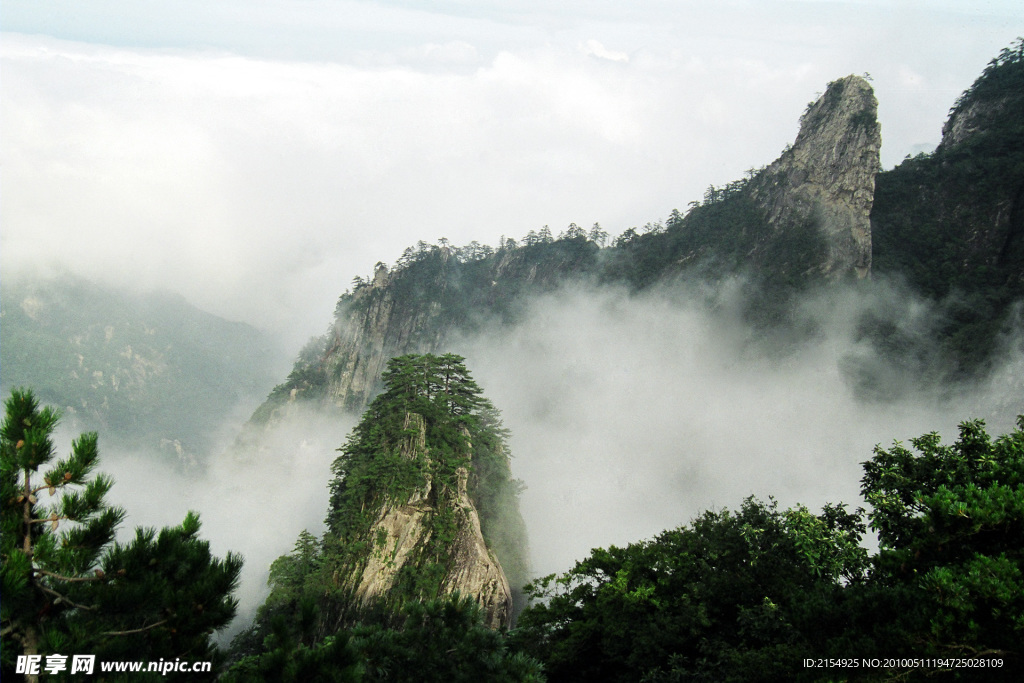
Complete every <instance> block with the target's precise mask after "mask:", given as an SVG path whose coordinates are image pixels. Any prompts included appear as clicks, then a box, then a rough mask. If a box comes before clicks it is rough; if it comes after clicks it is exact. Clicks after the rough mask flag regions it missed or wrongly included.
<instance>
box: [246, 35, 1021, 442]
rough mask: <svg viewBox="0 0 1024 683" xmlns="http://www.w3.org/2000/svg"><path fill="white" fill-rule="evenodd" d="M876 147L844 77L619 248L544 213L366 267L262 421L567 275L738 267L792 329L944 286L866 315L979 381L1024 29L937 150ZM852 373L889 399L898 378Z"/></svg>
mask: <svg viewBox="0 0 1024 683" xmlns="http://www.w3.org/2000/svg"><path fill="white" fill-rule="evenodd" d="M880 145H881V131H880V127H879V124H878V121H877V102H876V100H875V97H874V94H873V92H872V89H871V86H870V84H869V83H868V82H867V81H865V80H864V79H863V78H860V77H857V76H847V77H845V78H841V79H838V80H836V81H833V82H832V83H830V84H829V85H828V88H827V89H826V91H825V93H824V94H823V95H822V96H821V98H819V99H818V100H817V101H815V102H813V103H811V104H810V105H809V106H808V108H807V110H806V111H805V112H804V114H803V116H802V117H801V127H800V132H799V134H798V136H797V138H796V140H795V142H794V144H793V145H792V146H789V147H787V149H786V150H784V152H783V153H782V155H781V156H780V157H779V158H778V159H777V160H776V161H775V162H773V163H772V164H770V165H769V166H767V167H765V168H762V169H761V170H760V171H756V172H752V173H750V174H749V175H748V177H746V178H744V179H741V180H738V181H736V182H733V183H730V184H728V185H726V186H725V187H718V188H716V187H713V186H712V187H709V188H708V190H707V192H706V193H705V195H704V197H703V201H701V202H691V204H690V205H689V208H688V210H687V211H686V213H685V214H683V213H680V212H679V211H673V212H672V214H671V215H670V216H669V218H668V220H667V221H666V224H665V225H662V224H660V223H658V224H653V225H652V224H648V225H647V226H645V228H644V229H643V230H637V229H629V230H627V231H626V232H625V233H623V234H622V235H620V236H619V237H617V238H616V239H615V240H614V241H613V242H612V244H611V245H606V242H607V238H608V235H607V233H606V232H604V231H603V230H602V229H601V227H600V226H599V225H596V224H595V225H594V226H593V228H592V229H590V230H589V231H588V230H584V229H583V228H580V227H579V226H576V225H575V224H573V225H570V226H569V228H568V229H567V230H566V231H564V232H563V233H562V234H561V235H559V236H558V237H557V238H556V237H555V236H554V235H552V234H551V231H550V230H549V229H548V228H547V227H546V226H545V228H543V229H542V230H540V231H532V230H531V231H530V232H529V233H528V234H527V235H526V236H525V237H524V238H523V239H522V240H521V241H520V242H518V243H517V242H516V241H515V240H512V239H505V238H503V239H502V242H501V243H500V244H499V245H498V247H497V248H496V249H494V248H491V247H488V246H485V245H480V244H477V243H471V244H470V245H468V246H466V247H462V248H457V247H453V246H451V245H450V244H448V243H447V242H446V241H444V240H442V241H441V242H440V243H439V244H437V245H429V244H426V243H424V242H420V243H419V244H418V245H417V246H416V247H414V248H409V249H407V250H406V252H405V253H404V254H403V256H402V258H400V259H399V261H398V262H397V263H396V264H395V265H394V266H393V267H392V268H388V267H387V266H386V265H384V264H382V263H378V264H377V266H376V268H375V271H374V274H373V277H372V278H370V279H364V278H356V280H355V282H354V288H353V291H351V292H346V293H345V294H344V295H342V296H341V298H340V300H339V302H338V306H337V308H336V310H335V318H334V324H333V326H332V328H331V331H330V332H328V333H327V334H326V335H324V336H323V337H321V338H317V339H314V340H311V342H310V343H309V345H307V347H306V348H305V349H304V350H303V351H302V353H301V354H300V355H299V358H298V359H297V361H296V363H295V366H294V369H293V371H292V373H291V374H290V375H289V377H288V378H287V380H286V381H285V382H283V383H282V384H280V385H278V386H277V387H276V388H275V389H274V390H273V392H271V394H270V396H269V397H268V400H267V401H266V402H265V403H264V404H263V405H262V406H261V407H260V408H259V409H258V410H257V411H256V413H255V414H254V415H253V420H252V422H253V423H254V424H260V423H263V422H266V421H269V420H273V419H274V417H275V415H279V414H282V413H283V412H287V411H288V410H290V409H291V406H293V405H294V404H296V403H297V402H298V403H302V402H312V403H318V404H322V405H325V406H330V407H332V408H334V409H342V410H349V411H359V410H362V409H363V408H364V407H365V406H366V404H367V403H368V401H369V400H370V399H372V397H373V396H374V395H375V394H376V393H377V392H378V391H379V389H380V374H381V372H382V371H383V369H384V367H385V365H386V363H387V361H388V359H389V358H391V357H393V356H398V355H402V354H407V353H434V352H438V351H443V350H449V349H448V346H447V345H448V344H449V343H450V342H451V340H452V339H454V338H455V337H456V336H458V335H460V334H467V333H472V332H473V331H475V330H478V329H480V328H482V327H483V326H486V325H493V324H499V325H500V324H507V323H511V322H514V321H515V320H516V319H517V315H518V313H519V311H520V310H521V309H522V306H524V305H525V302H526V299H527V296H528V295H530V294H533V293H538V292H545V291H550V290H553V289H555V288H557V287H558V286H560V285H561V284H564V283H566V282H568V281H570V280H585V281H587V282H590V283H592V284H594V285H598V286H600V285H615V286H625V287H627V288H629V289H630V290H632V291H640V290H643V289H647V288H651V287H654V286H665V285H668V284H670V283H672V282H675V281H679V280H687V281H691V282H693V281H705V282H707V281H710V282H715V281H721V280H723V279H725V278H732V277H736V276H742V278H743V281H744V282H745V283H746V284H745V287H746V293H747V295H748V296H747V304H746V311H745V314H746V316H747V317H748V319H749V320H750V322H751V323H752V324H755V325H762V326H770V327H774V328H779V327H780V326H781V327H784V326H786V325H787V324H788V320H789V308H788V307H789V305H790V302H792V301H794V300H795V296H796V295H797V294H799V293H800V292H806V291H808V290H814V289H822V288H835V287H846V286H859V287H869V286H871V285H870V284H869V282H870V281H871V280H872V273H874V274H875V277H876V279H881V280H884V281H885V282H889V283H891V282H896V283H905V285H907V286H908V287H909V288H910V290H912V291H914V292H916V293H917V294H920V295H922V296H924V297H927V298H930V299H932V300H933V302H934V308H935V310H936V311H937V313H936V315H935V320H934V321H932V323H931V325H932V329H931V330H930V331H929V333H928V335H927V338H924V337H921V336H919V337H916V338H915V337H911V336H909V335H908V334H907V332H906V331H905V330H901V329H898V327H899V326H895V327H894V326H893V325H891V324H886V323H884V322H880V321H879V320H876V319H873V318H871V317H870V315H869V316H867V317H865V319H863V320H858V321H855V325H856V328H857V329H858V330H859V333H860V334H861V335H862V339H863V341H865V342H866V343H870V344H872V345H873V346H874V347H875V348H876V349H877V350H878V351H880V352H881V353H883V354H887V355H888V356H889V357H890V358H891V359H895V360H896V361H897V362H898V363H900V364H901V365H902V366H903V367H905V368H910V369H911V370H910V374H912V375H914V374H920V375H921V376H922V381H923V380H924V379H925V377H924V376H925V375H929V377H928V378H927V379H928V381H936V380H938V381H942V382H945V381H947V380H949V381H958V380H970V379H972V378H977V377H979V376H981V375H983V374H984V372H985V371H986V369H987V367H988V363H989V361H991V360H992V354H993V353H994V352H995V349H996V347H997V339H998V337H999V335H1000V333H1001V332H1002V331H1004V329H1005V326H1006V325H1007V323H1008V321H1009V320H1010V314H1011V312H1012V310H1013V306H1014V302H1016V301H1019V300H1021V298H1022V297H1024V58H1022V56H1021V43H1020V42H1019V41H1018V43H1017V44H1015V46H1014V48H1012V49H1008V50H1005V51H1004V52H1003V53H1002V54H1001V55H1000V56H999V57H998V58H996V59H995V60H993V62H992V63H991V64H990V65H989V67H988V68H987V69H986V70H985V72H984V73H983V74H982V75H981V77H979V79H978V81H977V82H976V83H975V84H974V85H973V86H972V87H971V88H970V89H969V90H968V91H967V92H966V93H964V95H963V96H962V97H961V98H960V99H959V100H958V101H957V103H956V105H955V107H954V109H953V111H952V112H951V116H950V120H949V122H948V123H947V125H946V134H945V137H944V139H943V143H942V144H941V145H940V146H939V149H937V150H936V151H935V153H934V154H932V155H922V156H919V157H917V158H914V159H908V160H907V161H906V162H904V163H903V164H902V165H900V166H899V167H898V168H896V169H894V170H892V171H889V172H880V166H879V149H880ZM936 348H938V351H937V352H936V351H935V349H936ZM924 356H928V360H927V363H931V367H929V368H927V372H924V370H925V368H924V364H925V362H926V361H922V358H923V357H924ZM935 358H938V359H940V360H939V361H935V360H934V359H935ZM936 365H938V366H939V367H935V366H936ZM919 369H920V370H921V372H920V373H918V370H919ZM848 370H849V371H850V373H851V375H852V378H853V380H854V381H855V382H858V381H859V382H860V384H861V385H862V387H866V388H867V390H869V391H870V390H872V389H871V387H872V385H875V389H874V391H875V394H876V395H877V396H878V397H882V396H884V394H885V391H884V389H883V390H878V388H877V387H878V386H881V384H880V382H881V381H882V380H884V378H879V377H872V376H868V375H863V376H859V377H858V373H860V372H861V370H860V369H858V368H856V367H852V366H851V368H848Z"/></svg>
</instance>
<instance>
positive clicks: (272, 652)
mask: <svg viewBox="0 0 1024 683" xmlns="http://www.w3.org/2000/svg"><path fill="white" fill-rule="evenodd" d="M396 621H397V623H396V625H395V626H394V627H387V626H383V625H380V624H369V625H357V626H355V627H353V628H352V629H350V630H344V631H340V632H338V633H337V634H335V635H332V636H329V637H327V638H325V639H324V640H323V641H322V642H320V643H317V644H315V645H312V646H310V645H306V644H305V643H301V642H297V641H296V640H295V639H294V638H293V637H292V636H291V635H290V633H289V631H288V630H287V629H286V628H281V627H280V626H279V628H277V629H275V631H274V633H273V634H272V635H271V636H270V637H269V638H268V642H267V646H268V648H267V651H266V652H265V653H264V654H261V655H254V656H250V657H247V658H245V659H242V660H240V661H239V662H237V663H235V664H234V665H233V666H232V667H231V669H230V670H229V671H228V672H227V673H226V674H225V675H224V677H223V678H222V679H221V680H222V681H224V683H235V682H236V681H237V682H238V683H241V682H242V681H245V682H250V681H253V682H255V681H268V682H271V681H272V682H273V683H277V682H278V681H283V682H291V681H295V682H301V681H339V682H341V681H346V682H347V681H361V682H363V683H376V682H377V681H379V682H380V683H384V682H387V683H403V682H406V681H407V682H408V683H460V682H462V681H465V682H466V683H469V682H473V683H475V682H476V681H489V682H490V681H494V682H495V683H513V682H521V683H531V682H539V681H543V680H544V677H543V675H542V672H541V666H540V664H539V662H537V661H536V660H535V659H533V658H531V657H529V656H527V655H525V654H523V653H521V652H513V651H512V650H511V649H510V648H509V647H508V645H507V643H506V638H505V635H504V634H502V633H500V632H498V631H494V630H491V629H489V628H487V627H486V626H485V625H484V623H483V614H482V612H481V611H480V608H479V607H478V606H477V604H476V603H475V602H474V600H473V599H472V598H471V597H460V596H458V595H454V596H452V597H451V598H450V599H445V600H428V601H426V602H423V603H420V602H411V603H408V604H407V605H406V606H405V607H404V608H403V609H402V611H401V614H400V615H398V618H397V620H396Z"/></svg>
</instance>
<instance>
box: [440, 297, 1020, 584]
mask: <svg viewBox="0 0 1024 683" xmlns="http://www.w3.org/2000/svg"><path fill="white" fill-rule="evenodd" d="M741 290H742V288H741V287H739V286H738V283H736V282H733V283H731V284H727V285H726V286H725V287H723V288H722V289H721V290H717V291H713V292H711V294H710V296H709V294H708V292H706V291H705V292H701V291H699V290H697V289H694V288H679V289H674V290H669V291H661V292H656V293H648V294H644V295H640V296H629V295H627V294H625V293H624V292H622V291H617V290H615V289H610V288H606V289H600V290H596V291H593V290H587V289H581V288H567V289H565V290H563V291H559V292H557V293H554V294H551V295H548V296H544V297H540V298H538V299H536V300H535V301H534V302H533V303H532V305H531V306H530V308H529V312H528V314H527V315H526V317H525V320H524V321H523V323H522V324H521V325H518V326H516V327H514V328H512V329H509V330H502V331H501V332H500V333H495V334H493V335H488V336H484V337H480V338H475V339H470V340H464V341H463V342H462V343H461V344H455V345H454V346H453V348H454V349H456V350H458V351H459V352H460V353H464V354H465V355H466V357H467V364H468V366H469V367H470V368H471V370H472V371H473V372H474V377H475V378H476V379H477V381H478V382H479V383H480V385H481V386H482V387H483V388H484V392H485V394H486V395H487V396H488V397H490V398H491V399H492V400H493V401H494V403H495V405H497V406H498V408H499V409H500V410H501V411H502V413H503V416H504V421H505V425H506V427H508V428H509V429H510V430H511V432H512V438H511V450H512V455H513V463H512V466H513V474H514V475H515V476H516V477H519V478H521V479H523V480H524V482H525V483H526V485H527V490H526V492H525V493H524V494H523V497H522V507H523V512H524V516H525V519H526V522H527V527H528V530H529V533H530V542H531V546H532V555H533V561H534V569H535V571H536V572H537V573H539V574H545V573H550V572H554V571H565V570H566V569H568V568H569V567H571V566H572V563H573V562H574V561H575V560H578V559H582V558H583V557H584V556H586V555H587V554H588V553H589V551H590V549H591V548H594V547H607V546H608V545H611V544H617V545H623V544H626V543H631V542H635V541H638V540H640V539H643V538H650V537H652V536H653V535H655V534H656V533H658V532H660V531H662V530H664V529H668V528H674V527H676V526H679V525H681V524H685V523H688V522H689V521H690V520H691V519H692V518H694V517H695V516H696V515H698V514H699V513H700V512H702V511H703V510H706V509H712V508H715V509H717V508H721V507H730V508H736V507H738V506H739V504H740V503H741V501H742V500H743V499H744V498H745V497H746V496H749V495H756V496H758V497H760V498H762V499H767V498H768V497H769V496H774V497H776V498H777V499H778V500H779V501H780V503H781V504H783V505H786V506H789V505H793V504H796V503H804V504H806V505H808V506H810V507H812V508H817V507H819V506H820V505H822V504H823V503H825V502H840V501H841V502H845V503H848V504H851V505H853V506H854V507H856V506H857V505H859V504H861V505H862V504H863V503H862V502H861V500H860V496H859V482H860V478H861V476H862V474H863V473H862V470H861V463H862V462H863V461H865V460H868V459H870V457H871V454H872V448H873V447H874V446H875V445H876V444H881V445H883V446H888V445H890V444H891V443H892V441H893V440H896V439H898V440H907V439H909V438H912V437H916V436H919V435H921V434H923V433H927V432H931V431H940V432H942V433H943V434H944V435H945V437H946V438H947V439H951V438H953V437H955V435H956V430H955V427H956V425H957V423H958V422H960V421H961V420H965V419H971V418H975V417H982V418H987V420H988V424H989V426H990V428H991V430H992V432H993V433H995V434H1001V433H1004V432H1005V431H1007V430H1008V429H1010V428H1012V426H1013V417H1014V416H1015V415H1016V414H1017V412H1024V404H1021V402H1020V386H1019V382H1018V383H1017V384H1016V385H1014V384H1013V382H1012V381H1011V380H1010V378H1011V377H1012V376H1013V375H1012V373H1013V371H1014V369H1015V368H1016V369H1018V370H1019V365H1020V363H1021V359H1022V358H1024V356H1022V355H1021V353H1020V347H1019V346H1018V347H1017V348H1016V349H1015V350H1014V351H1013V352H1012V353H1010V354H1009V355H1008V360H1007V365H1006V368H1005V370H1003V371H1001V372H998V373H996V374H995V375H994V376H993V379H992V381H991V382H990V383H988V384H986V385H985V386H982V387H978V388H976V389H964V388H961V389H959V390H958V391H956V392H955V394H954V395H947V393H946V392H944V391H942V390H941V389H943V388H942V387H937V386H929V385H927V384H923V383H921V382H920V381H919V377H918V376H917V375H916V373H914V372H909V371H902V370H901V369H900V367H899V364H898V363H893V362H891V361H888V360H886V359H883V358H879V357H878V356H877V355H876V353H875V352H874V350H873V349H872V348H871V347H870V345H868V344H867V342H865V341H863V340H859V339H858V335H857V334H856V331H857V326H858V322H859V321H860V320H861V319H862V316H863V315H864V314H866V313H867V312H869V311H872V312H874V315H879V316H882V317H883V319H886V320H890V321H891V322H893V324H895V325H898V326H900V327H901V328H903V329H904V331H906V332H908V333H911V334H913V333H920V334H921V335H923V338H924V339H927V332H928V328H927V321H928V320H929V319H930V315H929V310H930V309H929V306H928V305H927V304H925V303H924V302H921V301H916V300H914V298H913V297H911V296H909V295H907V293H906V292H899V291H894V290H891V289H889V288H888V287H886V286H883V285H877V286H875V287H874V288H872V289H867V288H865V289H864V290H862V291H859V292H857V291H844V292H834V293H831V294H828V295H823V296H820V297H817V298H814V299H810V300H808V301H806V302H804V303H803V305H802V307H801V308H800V309H799V318H800V320H801V321H802V322H801V327H802V328H804V329H814V330H816V332H815V333H814V334H813V335H811V336H809V337H807V338H799V339H798V338H794V337H791V336H786V335H783V336H778V337H775V336H773V335H771V334H766V333H765V332H764V331H758V330H755V329H753V328H751V327H749V326H748V325H747V324H746V323H744V322H743V320H742V317H741V315H740V314H739V312H738V311H739V309H740V297H741V296H742V292H741ZM1015 338H1017V339H1020V337H1019V336H1017V337H1015ZM854 367H856V368H860V369H870V371H871V372H872V373H873V377H883V378H887V380H886V384H885V385H884V391H883V392H875V396H874V397H873V398H864V394H863V392H861V391H859V390H858V387H857V386H856V384H855V382H853V381H852V379H851V376H850V373H849V370H850V369H851V368H854ZM1008 381H1009V382H1010V383H1009V384H1008V383H1007V382H1008ZM1015 387H1016V388H1015ZM878 388H881V387H878ZM878 393H881V396H879V395H878Z"/></svg>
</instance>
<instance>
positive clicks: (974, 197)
mask: <svg viewBox="0 0 1024 683" xmlns="http://www.w3.org/2000/svg"><path fill="white" fill-rule="evenodd" d="M1022 45H1024V40H1021V39H1018V40H1017V41H1016V42H1015V44H1014V45H1013V46H1012V47H1011V48H1008V49H1006V50H1004V51H1003V53H1002V54H1001V55H1000V56H999V57H998V58H996V59H994V60H993V61H992V62H991V63H990V64H989V66H988V67H987V68H986V69H985V71H984V73H983V74H982V75H981V76H980V77H979V78H978V80H977V81H975V83H974V84H973V85H972V86H971V88H969V89H968V90H967V91H966V92H965V93H964V94H963V96H962V97H961V98H960V99H959V100H957V104H956V105H955V106H954V108H953V110H952V112H951V114H950V122H949V123H947V129H946V130H945V132H944V139H943V143H942V144H941V145H940V146H939V148H938V149H936V150H935V152H934V153H933V154H921V155H918V156H916V157H913V158H907V159H906V160H905V161H904V162H903V163H901V164H900V165H899V166H897V167H896V168H895V169H893V170H891V171H887V172H884V173H880V174H879V175H878V177H877V180H876V189H875V200H874V207H873V209H872V214H871V218H872V245H873V252H874V253H873V269H874V271H875V272H877V273H880V274H885V275H889V276H895V277H898V278H901V279H904V280H906V281H907V282H908V283H909V284H910V285H911V286H912V287H913V288H914V289H916V290H917V291H919V292H921V293H923V294H924V295H926V296H928V297H930V298H933V299H935V300H940V301H942V302H943V310H942V311H941V314H940V319H942V320H943V321H944V324H943V325H942V326H941V327H940V328H939V329H937V330H936V336H937V337H938V339H939V341H940V342H941V344H942V345H943V348H944V350H945V351H946V352H947V354H948V356H949V357H950V359H951V361H952V362H955V363H957V364H959V366H960V367H959V368H958V369H957V370H956V371H955V372H954V373H953V374H954V376H964V375H970V374H977V373H978V371H979V370H984V369H985V367H986V366H987V364H988V363H989V362H990V361H991V359H992V353H993V351H994V350H995V340H996V339H997V338H998V335H999V334H1000V332H1001V331H1002V329H1003V326H1004V325H1005V324H1006V322H1007V319H1008V315H1009V313H1010V311H1011V310H1012V308H1013V306H1014V304H1015V302H1016V301H1018V300H1020V298H1021V297H1022V296H1024V59H1022V58H1021V56H1020V55H1021V46H1022ZM954 122H959V124H960V125H961V126H962V128H963V129H964V130H965V131H966V134H964V135H963V137H962V139H960V140H959V141H958V142H956V143H955V144H954V140H953V138H952V131H951V124H952V123H954Z"/></svg>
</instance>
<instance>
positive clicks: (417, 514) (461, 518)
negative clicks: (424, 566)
mask: <svg viewBox="0 0 1024 683" xmlns="http://www.w3.org/2000/svg"><path fill="white" fill-rule="evenodd" d="M403 431H405V432H406V433H407V434H409V436H408V437H406V439H405V440H404V442H403V443H402V444H401V445H400V447H399V448H400V452H401V454H402V457H404V458H406V459H409V460H416V459H417V458H419V459H420V460H421V462H422V463H423V473H424V474H423V483H422V485H421V486H420V487H418V488H417V489H416V490H415V491H414V492H413V493H412V494H411V495H410V496H409V497H408V499H406V500H403V501H392V502H389V503H385V504H384V505H383V506H381V508H380V510H379V512H378V514H377V518H376V520H375V521H374V522H373V523H372V524H371V525H370V527H369V530H368V531H367V533H366V536H365V539H366V541H367V542H368V543H369V544H371V546H372V548H373V550H372V552H371V553H370V554H369V556H368V557H367V558H366V560H365V563H363V564H361V565H360V566H357V567H356V568H355V569H354V571H353V573H352V575H351V576H350V578H349V585H351V586H352V588H353V592H354V597H355V599H356V600H357V601H358V602H359V603H360V604H362V605H364V606H365V605H368V604H370V603H372V602H374V601H377V600H384V601H386V600H387V598H388V594H389V592H390V591H391V590H392V589H393V588H394V587H395V585H396V582H397V580H398V579H399V575H400V572H402V570H403V568H406V566H407V565H414V564H415V563H417V562H423V560H424V557H423V553H422V552H421V550H422V548H423V547H424V545H425V544H426V543H427V542H428V541H430V539H431V534H432V533H433V532H432V524H431V522H432V520H433V518H434V517H435V516H436V515H437V514H438V513H439V511H440V510H441V508H442V507H446V508H448V509H449V510H451V511H453V512H454V519H455V533H454V536H453V540H451V541H450V542H449V543H448V544H447V557H446V558H444V563H443V564H444V566H445V568H446V571H445V575H444V577H443V578H442V579H441V590H442V592H443V593H444V594H446V595H451V594H453V593H456V592H457V593H459V594H461V595H464V596H465V595H470V596H473V597H474V598H475V599H476V601H477V603H478V604H479V605H480V607H481V608H482V609H483V610H484V613H485V615H486V618H485V623H487V625H488V626H490V627H491V628H501V627H508V626H510V625H511V619H512V591H511V589H510V586H509V582H508V579H507V578H506V576H505V572H504V571H503V570H502V568H501V564H500V563H499V562H498V560H497V558H496V557H495V556H494V554H493V553H492V552H491V551H490V549H488V547H487V544H486V542H485V541H484V537H483V532H482V531H481V528H480V517H479V515H478V514H477V510H476V507H475V506H474V505H473V501H472V500H471V498H470V496H469V493H468V490H467V482H468V479H469V471H468V470H467V469H466V468H465V467H459V468H458V469H457V470H456V474H457V482H458V483H457V485H456V487H455V489H454V490H452V489H450V488H449V487H446V486H444V485H437V486H435V483H434V481H433V479H432V477H431V475H430V473H429V471H430V465H431V461H430V454H429V450H428V449H427V446H426V424H425V423H424V421H423V418H422V417H421V416H419V415H417V414H415V413H409V414H407V415H406V419H405V424H404V425H403ZM410 568H411V567H410Z"/></svg>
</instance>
